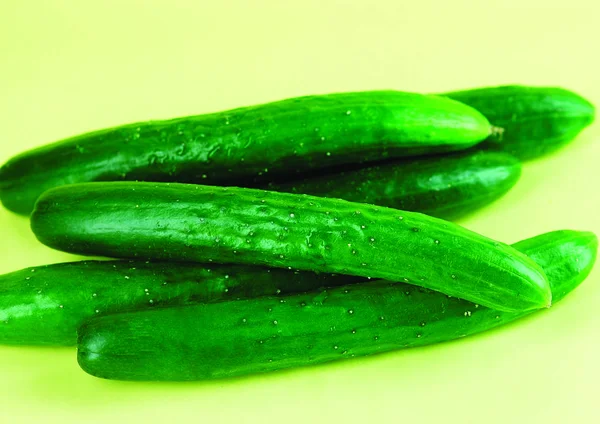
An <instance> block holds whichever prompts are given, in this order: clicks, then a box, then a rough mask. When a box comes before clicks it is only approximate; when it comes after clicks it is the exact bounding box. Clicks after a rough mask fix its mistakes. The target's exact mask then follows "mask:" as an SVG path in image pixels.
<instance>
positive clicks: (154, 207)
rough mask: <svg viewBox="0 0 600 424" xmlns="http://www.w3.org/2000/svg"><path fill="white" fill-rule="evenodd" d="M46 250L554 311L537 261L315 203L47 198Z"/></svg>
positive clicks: (181, 193)
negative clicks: (345, 280) (397, 284)
mask: <svg viewBox="0 0 600 424" xmlns="http://www.w3.org/2000/svg"><path fill="white" fill-rule="evenodd" d="M31 228H32V230H33V232H34V233H35V235H36V237H37V238H38V240H40V241H41V242H42V243H44V244H46V245H48V246H50V247H53V248H56V249H60V250H64V251H68V252H72V253H80V254H84V255H100V256H109V257H128V258H132V257H133V258H138V259H159V260H171V261H192V262H193V261H195V262H202V263H206V262H216V263H237V264H248V265H264V266H269V267H275V268H288V267H289V268H293V269H297V270H305V271H317V272H328V273H339V274H345V275H356V276H361V277H372V278H385V279H388V280H393V281H405V282H411V283H412V284H416V285H419V286H422V287H426V288H430V289H433V290H438V291H442V292H444V293H446V294H449V295H452V296H456V297H461V298H464V299H467V300H471V301H473V302H477V303H480V304H482V305H486V306H491V307H496V308H498V309H502V310H525V309H535V308H539V307H545V306H549V305H550V303H551V293H550V288H549V286H548V282H547V280H546V277H545V275H544V273H543V272H542V270H541V269H540V268H539V266H537V265H536V264H535V262H533V261H532V260H530V259H529V258H527V257H526V256H525V255H523V254H522V253H520V252H518V251H516V250H515V249H513V248H511V247H510V246H507V245H505V244H502V243H498V242H495V241H493V240H490V239H488V238H486V237H483V236H481V235H479V234H476V233H473V232H471V231H468V230H466V229H464V228H462V227H460V226H458V225H455V224H452V223H450V222H447V221H443V220H440V219H437V218H432V217H429V216H427V215H423V214H419V213H414V212H405V211H399V210H396V209H390V208H384V207H381V206H373V205H365V204H361V203H352V202H347V201H344V200H339V199H327V198H321V197H314V196H308V195H297V194H289V193H278V192H273V191H262V190H255V189H246V188H235V187H216V186H202V185H193V184H169V183H134V182H110V183H84V184H74V185H69V186H62V187H57V188H55V189H52V190H49V191H47V192H45V193H44V194H43V195H42V196H41V197H40V199H39V201H38V202H37V204H36V208H35V210H34V212H33V214H32V216H31Z"/></svg>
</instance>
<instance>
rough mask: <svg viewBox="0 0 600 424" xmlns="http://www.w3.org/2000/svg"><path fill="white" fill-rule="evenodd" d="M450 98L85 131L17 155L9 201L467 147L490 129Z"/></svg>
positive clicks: (268, 109) (333, 97)
mask: <svg viewBox="0 0 600 424" xmlns="http://www.w3.org/2000/svg"><path fill="white" fill-rule="evenodd" d="M490 128H491V127H490V125H489V123H488V121H487V120H486V119H485V118H484V117H483V115H481V114H480V113H479V112H477V111H476V110H474V109H472V108H470V107H468V106H466V105H463V104H462V103H459V102H455V101H453V100H450V99H448V98H445V97H441V96H427V95H421V94H413V93H404V92H399V91H367V92H355V93H338V94H329V95H317V96H305V97H298V98H293V99H288V100H283V101H279V102H273V103H267V104H263V105H257V106H250V107H243V108H239V109H233V110H229V111H223V112H219V113H212V114H206V115H197V116H190V117H185V118H178V119H172V120H167V121H150V122H140V123H136V124H130V125H124V126H119V127H115V128H110V129H106V130H101V131H96V132H92V133H88V134H83V135H80V136H77V137H73V138H69V139H66V140H63V141H60V142H57V143H54V144H50V145H47V146H44V147H41V148H38V149H34V150H31V151H27V152H25V153H22V154H20V155H18V156H15V157H13V158H12V159H10V160H9V161H8V162H7V163H6V164H5V165H4V166H3V167H2V168H0V200H1V201H2V203H3V204H4V206H5V207H6V208H7V209H10V210H12V211H14V212H17V213H20V214H26V215H28V214H29V213H30V212H31V210H32V209H33V206H34V203H35V200H36V199H37V198H38V196H39V195H40V194H41V193H42V192H43V191H45V190H48V189H50V188H52V187H57V186H60V185H64V184H72V183H79V182H91V181H116V180H131V181H135V180H141V181H173V182H196V183H198V182H201V183H203V184H224V183H227V184H240V183H244V184H245V183H248V182H249V180H251V179H252V178H253V177H257V178H259V179H260V178H261V177H262V176H263V174H268V175H269V176H270V175H277V174H286V175H289V174H294V173H297V172H306V171H310V170H312V169H318V168H324V167H329V166H333V165H337V164H344V163H361V162H366V161H373V160H381V159H385V158H392V157H403V156H415V155H420V154H431V153H443V152H449V151H455V150H461V149H466V148H468V147H471V146H473V145H474V144H476V143H478V142H480V141H482V140H484V139H485V138H486V137H487V136H488V135H489V133H490Z"/></svg>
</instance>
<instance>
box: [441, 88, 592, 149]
mask: <svg viewBox="0 0 600 424" xmlns="http://www.w3.org/2000/svg"><path fill="white" fill-rule="evenodd" d="M444 95H445V96H448V97H449V98H451V99H454V100H457V101H459V102H462V103H465V104H467V105H469V106H472V107H474V108H475V109H477V110H478V111H480V112H481V113H483V114H484V115H485V116H486V117H487V118H488V119H489V121H490V122H491V123H492V125H494V126H496V127H501V128H502V129H503V131H502V132H501V133H499V134H498V135H493V136H491V137H490V139H489V140H488V141H486V142H484V143H481V145H479V146H478V148H485V149H490V150H497V151H503V152H507V153H510V154H511V155H514V156H516V157H518V158H519V159H521V160H529V159H534V158H537V157H540V156H543V155H546V154H548V153H551V152H553V151H555V150H557V149H559V148H561V147H563V146H565V145H566V144H568V143H569V142H571V141H572V140H573V139H575V137H576V136H577V135H578V134H579V133H580V132H581V131H582V130H583V129H584V128H585V127H587V126H588V125H590V124H591V123H592V122H593V121H594V117H595V108H594V106H593V105H592V104H591V103H590V102H589V101H587V100H586V99H584V98H583V97H581V96H580V95H578V94H576V93H574V92H572V91H569V90H565V89H563V88H558V87H529V86H523V85H506V86H500V87H485V88H477V89H473V90H464V91H455V92H451V93H445V94H444Z"/></svg>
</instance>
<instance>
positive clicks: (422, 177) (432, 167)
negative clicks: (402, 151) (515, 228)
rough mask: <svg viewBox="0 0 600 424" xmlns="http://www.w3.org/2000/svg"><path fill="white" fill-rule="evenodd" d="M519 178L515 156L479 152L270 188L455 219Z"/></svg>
mask: <svg viewBox="0 0 600 424" xmlns="http://www.w3.org/2000/svg"><path fill="white" fill-rule="evenodd" d="M520 176H521V162H520V161H519V160H518V159H516V158H515V157H513V156H511V155H508V154H505V153H500V152H485V151H483V152H482V151H479V152H469V153H456V154H452V155H448V156H434V157H427V158H419V159H410V160H401V161H394V162H391V163H385V164H381V165H374V166H369V167H365V168H361V169H353V170H347V171H342V172H339V173H335V174H327V175H321V176H317V177H312V178H306V179H303V180H299V181H293V182H288V183H279V184H277V183H270V184H269V185H268V186H267V187H266V188H267V189H269V190H274V191H281V192H288V193H305V194H310V195H315V196H322V197H332V198H338V199H344V200H348V201H351V202H360V203H369V204H373V205H379V206H387V207H390V208H395V209H401V210H406V211H414V212H422V213H425V214H427V215H431V216H435V217H438V218H443V219H449V220H451V219H457V218H460V217H463V216H464V215H466V214H469V213H472V212H473V211H474V210H476V209H478V208H481V207H483V206H485V205H487V204H489V203H491V202H493V201H494V200H496V199H498V198H499V197H501V196H502V195H503V194H505V193H506V192H507V191H508V190H510V189H511V188H512V187H513V186H514V185H515V184H516V182H517V181H518V180H519V177H520Z"/></svg>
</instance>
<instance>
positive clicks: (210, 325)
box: [77, 231, 597, 380]
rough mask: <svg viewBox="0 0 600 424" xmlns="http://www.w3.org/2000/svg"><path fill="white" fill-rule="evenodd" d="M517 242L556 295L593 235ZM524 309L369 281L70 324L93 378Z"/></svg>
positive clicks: (390, 343) (370, 345) (450, 335)
mask: <svg viewBox="0 0 600 424" xmlns="http://www.w3.org/2000/svg"><path fill="white" fill-rule="evenodd" d="M518 245H519V244H518ZM520 246H521V247H522V248H524V250H523V252H524V253H526V254H530V255H531V256H532V257H534V258H535V259H536V260H537V261H539V264H540V265H541V266H542V268H543V269H544V271H545V272H546V273H547V274H548V278H549V281H550V284H551V286H552V290H553V291H556V293H557V294H558V293H560V296H559V297H558V298H559V299H560V298H561V297H562V296H563V295H565V294H566V293H568V292H570V291H571V290H573V289H574V288H575V287H577V285H578V284H579V283H580V282H581V281H583V279H584V278H585V277H586V276H587V274H588V273H589V272H590V270H591V268H592V265H593V263H594V260H595V257H596V249H597V239H596V237H595V236H594V235H593V234H591V233H578V232H573V231H561V232H555V233H550V234H548V235H544V236H541V238H533V239H530V240H528V241H525V242H523V243H521V244H520ZM526 314H527V312H518V313H514V312H513V313H511V312H501V311H496V310H493V309H488V308H486V307H483V306H479V305H475V304H473V303H469V302H467V301H464V300H461V299H456V298H449V297H447V296H444V295H443V294H441V293H436V292H432V291H428V290H424V289H421V288H418V287H415V286H411V285H402V284H398V283H395V284H390V283H387V282H382V281H374V282H368V283H362V284H354V285H350V286H344V287H338V288H333V289H328V290H323V291H321V292H311V293H306V294H296V295H288V296H282V297H261V298H257V299H250V300H240V301H227V302H220V303H213V304H202V305H194V306H188V307H173V308H165V309H162V310H152V311H142V312H133V313H123V314H115V315H108V316H104V317H98V318H92V319H90V320H89V321H87V322H86V323H85V324H84V325H82V327H81V328H80V329H79V340H78V353H77V355H78V361H79V364H80V366H81V367H82V368H83V369H84V370H85V371H86V372H88V373H90V374H92V375H95V376H98V377H103V378H110V379H120V380H202V379H212V378H222V377H234V376H239V375H244V374H250V373H259V372H266V371H274V370H279V369H283V368H288V367H296V366H304V365H310V364H317V363H321V362H328V361H333V360H339V359H346V358H352V357H355V356H363V355H369V354H374V353H378V352H385V351H389V350H394V349H400V348H406V347H414V346H421V345H426V344H431V343H437V342H442V341H446V340H452V339H455V338H458V337H463V336H467V335H470V334H474V333H478V332H481V331H485V330H488V329H491V328H494V327H497V326H499V325H501V324H504V323H507V322H510V321H513V320H515V319H517V318H520V317H522V316H524V315H526Z"/></svg>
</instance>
